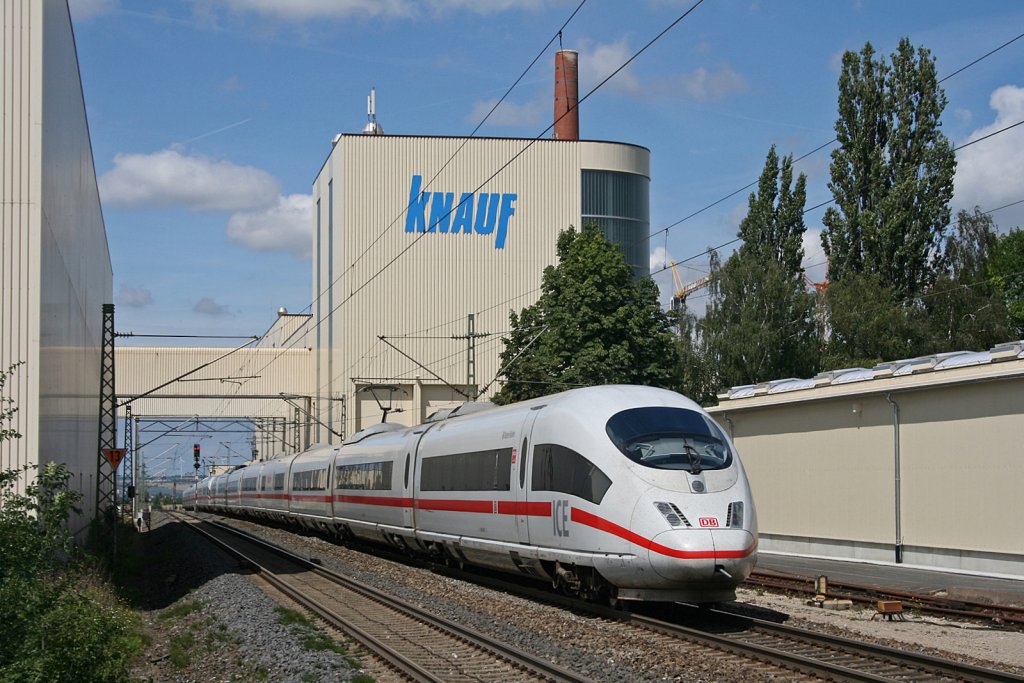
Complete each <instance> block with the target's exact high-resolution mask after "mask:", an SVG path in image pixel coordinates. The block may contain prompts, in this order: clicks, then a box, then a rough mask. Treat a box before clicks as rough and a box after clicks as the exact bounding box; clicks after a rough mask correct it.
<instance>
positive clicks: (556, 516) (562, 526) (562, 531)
mask: <svg viewBox="0 0 1024 683" xmlns="http://www.w3.org/2000/svg"><path fill="white" fill-rule="evenodd" d="M551 523H552V524H553V525H554V529H555V536H568V535H569V501H567V500H556V501H555V503H554V505H552V506H551Z"/></svg>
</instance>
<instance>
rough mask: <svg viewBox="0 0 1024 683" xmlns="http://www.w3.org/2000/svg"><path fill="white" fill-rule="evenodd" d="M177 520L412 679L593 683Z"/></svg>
mask: <svg viewBox="0 0 1024 683" xmlns="http://www.w3.org/2000/svg"><path fill="white" fill-rule="evenodd" d="M174 516H176V517H177V518H178V519H180V520H182V521H184V522H186V523H188V524H189V525H190V528H192V529H194V530H195V531H197V532H198V533H200V534H202V535H203V536H205V537H207V538H208V539H210V540H211V541H213V542H214V543H215V544H217V545H218V546H220V547H221V548H223V549H224V550H226V551H227V552H228V553H230V554H231V555H233V556H235V557H237V558H238V559H239V560H240V561H241V562H243V563H244V564H245V565H247V566H249V567H251V568H253V569H256V570H257V571H258V572H259V575H260V577H261V578H262V579H263V580H265V581H267V582H268V583H270V584H271V585H272V586H273V588H274V589H275V590H277V591H279V592H281V593H283V594H284V595H286V596H288V597H289V598H290V599H291V600H294V601H295V602H297V603H298V604H300V605H302V606H303V607H304V608H306V609H308V610H309V611H311V612H313V613H314V614H316V615H317V616H318V617H320V618H321V619H323V620H324V621H325V622H326V623H327V624H328V625H329V626H331V627H332V628H335V629H338V630H340V631H343V632H344V633H346V634H347V635H348V636H349V637H351V638H353V639H354V640H356V641H357V642H359V643H360V644H361V645H362V646H363V647H364V648H366V649H367V650H368V651H369V652H371V653H373V654H374V656H376V657H377V658H378V659H380V660H381V661H383V662H385V663H386V664H387V666H388V667H389V668H390V669H392V670H393V671H396V672H398V673H399V674H400V675H401V676H402V677H403V678H406V679H408V680H413V681H424V682H426V681H431V682H435V681H445V682H448V681H452V682H459V681H467V682H468V681H472V682H475V683H480V682H484V681H510V680H515V681H554V682H566V683H570V682H572V683H587V682H588V681H589V679H586V678H582V677H579V676H576V675H575V674H573V673H572V672H569V671H565V670H563V669H560V668H558V667H557V666H555V665H553V664H551V663H549V662H546V661H544V660H541V659H538V658H534V657H531V656H529V655H526V654H523V653H520V652H518V651H516V650H515V649H514V648H513V647H512V646H510V645H506V644H504V643H501V642H499V641H496V640H493V639H490V638H487V637H486V636H482V635H480V634H478V633H472V632H470V631H469V630H468V629H466V628H464V627H462V626H459V625H458V624H455V623H453V622H450V621H447V620H444V619H441V618H439V617H436V616H433V615H431V614H430V613H428V612H426V611H424V610H422V609H420V608H419V607H417V606H415V605H412V604H409V603H407V602H404V601H401V600H398V599H397V598H394V597H392V596H389V595H387V594H385V593H382V592H381V591H378V590H376V589H374V588H371V587H369V586H366V585H364V584H361V583H359V582H357V581H354V580H352V579H349V578H347V577H344V576H342V575H340V574H337V573H336V572H333V571H331V570H329V569H326V568H323V567H321V566H318V564H316V563H315V562H312V561H310V560H308V559H306V558H303V557H300V556H298V555H295V554H293V553H290V552H288V551H287V550H285V549H283V548H280V547H278V546H275V545H272V544H270V543H267V542H266V541H263V540H261V539H259V538H256V537H254V536H251V535H250V534H247V533H245V532H243V531H240V530H238V529H235V528H233V527H231V526H228V525H225V524H221V523H219V522H215V521H211V520H204V519H200V518H198V517H195V516H193V515H184V514H180V513H175V515H174Z"/></svg>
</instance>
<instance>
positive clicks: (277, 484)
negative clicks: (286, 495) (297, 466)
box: [274, 472, 284, 491]
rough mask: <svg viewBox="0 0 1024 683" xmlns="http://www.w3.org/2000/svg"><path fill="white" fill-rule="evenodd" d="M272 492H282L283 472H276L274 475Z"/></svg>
mask: <svg viewBox="0 0 1024 683" xmlns="http://www.w3.org/2000/svg"><path fill="white" fill-rule="evenodd" d="M274 490H275V491H284V472H278V473H277V474H275V475H274Z"/></svg>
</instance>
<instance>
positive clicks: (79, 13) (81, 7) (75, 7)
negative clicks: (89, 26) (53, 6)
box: [68, 0, 117, 22]
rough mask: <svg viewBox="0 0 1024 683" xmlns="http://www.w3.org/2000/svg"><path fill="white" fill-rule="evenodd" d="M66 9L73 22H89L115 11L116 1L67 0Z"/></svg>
mask: <svg viewBox="0 0 1024 683" xmlns="http://www.w3.org/2000/svg"><path fill="white" fill-rule="evenodd" d="M68 9H70V10H71V18H72V19H73V20H74V21H76V22H77V21H89V20H90V19H94V18H95V17H98V16H100V15H101V14H106V13H107V12H112V11H113V10H115V9H117V0H69V1H68Z"/></svg>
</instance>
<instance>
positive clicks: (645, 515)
mask: <svg viewBox="0 0 1024 683" xmlns="http://www.w3.org/2000/svg"><path fill="white" fill-rule="evenodd" d="M257 468H261V469H259V470H257ZM246 470H248V472H246ZM257 471H258V472H259V474H258V475H257V474H256V472H257ZM282 475H287V476H285V477H284V483H285V486H286V491H285V492H284V496H285V498H286V499H287V500H286V502H287V510H285V509H284V503H285V501H280V502H279V501H277V500H274V505H275V506H277V507H276V508H275V509H276V514H279V515H286V516H287V518H289V519H291V520H293V521H297V522H299V523H301V524H304V525H306V526H311V527H317V528H322V529H334V530H337V531H339V532H341V533H342V534H343V535H346V536H356V537H360V538H363V539H366V540H373V541H383V542H388V543H392V544H399V545H405V546H407V547H408V548H410V549H412V550H416V551H425V552H428V553H431V554H433V555H434V556H438V555H443V556H446V557H447V558H449V559H452V560H455V561H458V562H462V563H469V564H477V565H482V566H490V567H497V568H500V569H504V570H507V571H512V572H519V573H523V574H527V575H530V576H534V577H539V578H542V579H545V580H549V581H551V582H552V583H553V584H554V585H556V586H559V587H561V588H563V589H565V590H567V591H570V592H575V593H580V594H583V595H586V596H588V597H593V598H603V597H608V598H612V599H629V600H688V601H696V602H717V601H721V600H728V599H732V598H733V597H734V596H735V587H736V586H737V585H738V584H739V583H740V582H742V581H743V580H744V579H745V578H746V577H747V576H748V575H749V573H750V571H752V569H753V567H754V564H755V561H756V550H757V519H756V514H755V512H754V506H753V501H752V499H751V494H750V490H749V487H748V484H747V480H746V476H745V474H744V472H743V467H742V465H741V463H740V461H739V456H738V455H737V453H736V452H735V449H734V448H733V446H732V443H731V441H730V440H729V438H728V437H727V436H726V435H725V434H724V433H723V432H722V430H721V429H720V428H719V427H718V425H717V424H716V423H715V422H714V421H713V420H712V419H711V418H710V416H708V414H707V413H705V412H704V411H703V410H701V408H700V407H699V406H697V405H696V404H695V403H693V402H692V401H690V400H689V399H686V398H684V397H682V396H680V395H678V394H675V393H673V392H670V391H665V390H661V389H653V388H649V387H634V386H603V387H590V388H585V389H576V390H573V391H568V392H564V393H562V394H556V395H553V396H547V397H544V398H540V399H534V400H532V401H526V402H523V403H519V404H514V405H510V406H503V407H496V406H491V405H490V404H466V405H465V406H464V407H461V408H459V409H456V410H454V411H452V412H451V413H450V414H448V415H446V416H442V417H441V418H440V419H437V420H433V421H428V422H427V423H425V424H423V425H418V426H416V427H411V428H409V427H402V426H398V425H375V426H374V427H371V428H370V429H367V430H364V431H362V432H360V433H358V434H356V435H354V436H353V437H351V438H350V439H348V440H347V441H345V443H344V444H342V445H341V446H334V447H324V446H320V447H315V448H313V449H311V450H309V451H307V452H305V453H302V454H299V455H296V456H290V457H289V458H277V459H274V460H271V461H268V462H266V463H263V464H262V465H255V464H254V465H250V466H249V467H248V468H243V470H241V471H240V474H239V475H238V477H237V480H238V481H247V480H249V479H251V478H253V477H256V481H257V486H259V487H260V489H261V490H260V493H259V495H260V496H266V495H267V489H266V487H267V485H268V482H275V481H277V480H278V479H279V478H280V477H282ZM222 476H223V475H222ZM223 484H224V482H223V481H221V477H214V478H213V479H212V480H211V484H210V486H211V487H212V488H213V489H214V490H215V491H217V490H219V489H220V488H221V487H222V485H223ZM275 495H276V494H275ZM221 500H223V498H217V497H215V499H214V503H213V507H214V508H216V507H217V505H218V504H220V505H223V504H222V503H220V502H219V501H221ZM244 500H245V503H246V507H245V509H246V511H248V512H251V513H258V512H260V508H259V507H258V506H255V505H251V504H250V502H249V499H248V498H245V499H244ZM263 502H264V504H266V503H267V501H266V500H265V499H264V501H263ZM264 510H266V508H264Z"/></svg>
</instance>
